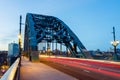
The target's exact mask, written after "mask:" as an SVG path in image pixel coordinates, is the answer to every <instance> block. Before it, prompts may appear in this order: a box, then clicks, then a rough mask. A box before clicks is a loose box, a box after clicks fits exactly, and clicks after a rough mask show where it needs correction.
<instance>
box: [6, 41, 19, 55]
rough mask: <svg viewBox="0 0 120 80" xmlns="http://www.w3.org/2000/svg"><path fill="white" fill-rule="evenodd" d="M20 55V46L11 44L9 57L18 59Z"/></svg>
mask: <svg viewBox="0 0 120 80" xmlns="http://www.w3.org/2000/svg"><path fill="white" fill-rule="evenodd" d="M18 54H19V46H18V44H17V43H10V44H9V45H8V56H12V57H17V56H18Z"/></svg>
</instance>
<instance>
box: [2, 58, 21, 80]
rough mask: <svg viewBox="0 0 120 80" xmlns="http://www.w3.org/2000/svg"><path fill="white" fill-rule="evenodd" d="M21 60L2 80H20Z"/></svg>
mask: <svg viewBox="0 0 120 80" xmlns="http://www.w3.org/2000/svg"><path fill="white" fill-rule="evenodd" d="M19 62H20V58H17V59H16V61H15V62H14V63H13V64H12V65H11V67H10V68H9V69H8V70H7V71H6V72H5V74H4V75H3V76H2V77H1V79H0V80H20V65H19Z"/></svg>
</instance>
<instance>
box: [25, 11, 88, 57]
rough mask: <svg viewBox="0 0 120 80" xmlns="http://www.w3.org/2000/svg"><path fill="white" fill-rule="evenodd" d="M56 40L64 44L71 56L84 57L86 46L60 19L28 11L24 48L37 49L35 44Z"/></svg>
mask: <svg viewBox="0 0 120 80" xmlns="http://www.w3.org/2000/svg"><path fill="white" fill-rule="evenodd" d="M43 40H44V41H46V42H57V43H60V44H63V45H65V46H66V47H67V48H68V49H69V50H70V52H71V56H75V57H80V56H79V54H81V55H82V57H84V58H85V57H86V55H85V54H84V50H86V48H85V47H84V45H83V44H82V43H81V41H80V40H79V39H78V37H77V36H76V35H75V34H74V33H73V31H72V30H71V29H70V28H69V27H68V26H67V25H66V24H65V23H64V22H63V21H61V20H60V19H58V18H56V17H53V16H46V15H39V14H32V13H28V14H27V16H26V23H25V38H24V50H25V51H27V50H28V49H29V48H31V50H37V44H38V43H40V42H42V41H43ZM78 49H79V50H78Z"/></svg>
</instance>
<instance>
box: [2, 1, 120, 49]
mask: <svg viewBox="0 0 120 80" xmlns="http://www.w3.org/2000/svg"><path fill="white" fill-rule="evenodd" d="M27 13H36V14H43V15H50V16H55V17H58V18H59V19H61V20H62V21H64V22H65V23H66V24H67V25H68V26H69V27H70V29H71V30H72V31H73V32H74V33H75V34H76V35H77V37H78V38H79V39H80V41H81V42H82V43H83V44H84V46H85V47H86V48H87V49H88V50H96V49H100V50H104V51H106V50H108V49H109V48H110V47H111V48H113V46H112V45H111V44H110V42H111V41H112V40H113V35H112V27H113V26H114V27H115V28H116V39H117V40H120V0H0V50H7V49H8V43H11V42H14V41H15V42H18V39H17V35H18V31H19V16H20V15H22V17H23V20H22V22H23V23H25V17H26V14H27ZM22 33H24V25H22ZM118 48H120V46H119V45H118Z"/></svg>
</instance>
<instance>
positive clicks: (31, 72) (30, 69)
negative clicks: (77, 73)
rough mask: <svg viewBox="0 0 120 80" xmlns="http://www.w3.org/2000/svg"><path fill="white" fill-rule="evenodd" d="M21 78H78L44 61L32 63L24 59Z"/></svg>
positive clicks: (38, 79) (30, 79) (64, 79)
mask: <svg viewBox="0 0 120 80" xmlns="http://www.w3.org/2000/svg"><path fill="white" fill-rule="evenodd" d="M20 73H21V75H20V80H48V79H49V80H77V79H76V78H74V77H71V76H69V75H67V74H65V73H63V72H60V71H58V70H56V69H53V68H51V67H49V66H47V65H45V64H42V63H32V62H30V61H28V59H27V58H23V59H22V65H21V70H20Z"/></svg>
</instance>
